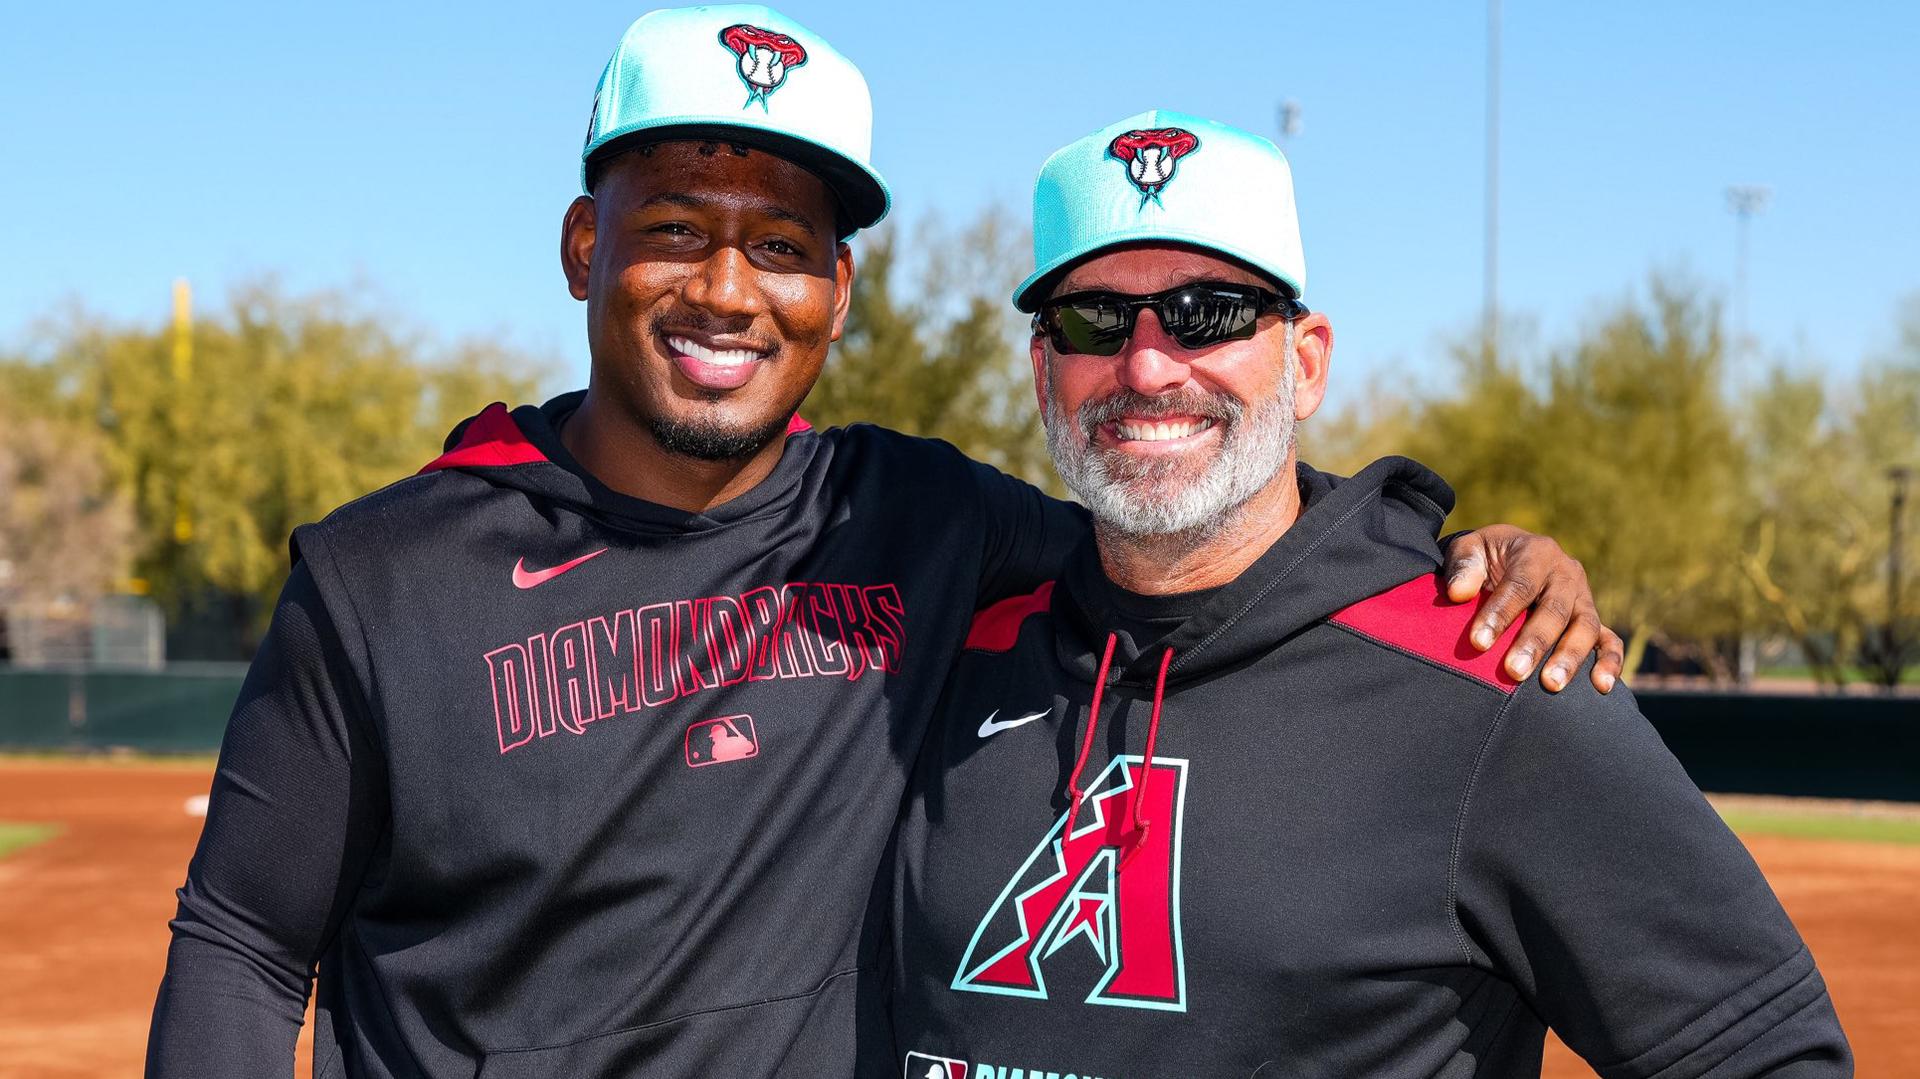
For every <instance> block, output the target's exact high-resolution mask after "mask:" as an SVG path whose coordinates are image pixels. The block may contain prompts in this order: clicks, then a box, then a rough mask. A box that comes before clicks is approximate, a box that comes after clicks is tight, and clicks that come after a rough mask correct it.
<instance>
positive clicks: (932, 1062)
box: [902, 1053, 967, 1079]
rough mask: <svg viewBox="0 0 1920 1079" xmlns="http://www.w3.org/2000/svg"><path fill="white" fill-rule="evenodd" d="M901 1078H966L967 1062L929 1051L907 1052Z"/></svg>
mask: <svg viewBox="0 0 1920 1079" xmlns="http://www.w3.org/2000/svg"><path fill="white" fill-rule="evenodd" d="M902 1074H903V1079H967V1062H966V1061H964V1060H955V1059H953V1058H952V1057H937V1056H934V1055H933V1054H931V1053H908V1054H907V1067H906V1071H905V1072H904V1073H902Z"/></svg>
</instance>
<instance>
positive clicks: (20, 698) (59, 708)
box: [0, 664, 1920, 801]
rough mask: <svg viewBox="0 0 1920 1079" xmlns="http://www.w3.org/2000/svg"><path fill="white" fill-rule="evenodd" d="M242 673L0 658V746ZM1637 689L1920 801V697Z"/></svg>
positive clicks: (1812, 783)
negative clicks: (64, 666) (20, 663)
mask: <svg viewBox="0 0 1920 1079" xmlns="http://www.w3.org/2000/svg"><path fill="white" fill-rule="evenodd" d="M245 674H246V667H245V666H244V665H241V664H232V665H227V664H174V665H171V666H169V667H167V668H166V669H165V670H162V671H111V670H92V669H73V670H40V669H33V670H29V669H24V668H18V667H12V668H10V667H0V752H5V751H15V752H19V751H29V752H62V751H75V752H105V751H112V750H133V751H135V752H144V753H212V752H214V751H216V750H218V749H219V748H220V737H221V734H222V733H223V732H224V731H225V730H226V725H227V716H228V714H229V713H231V712H232V711H233V704H234V700H235V698H237V697H238V696H239V694H240V683H241V681H242V679H243V678H244V676H245ZM1636 696H1637V699H1638V701H1639V704H1640V710H1641V711H1642V712H1644V713H1645V714H1646V716H1647V718H1648V719H1649V720H1651V721H1652V722H1653V725H1654V727H1655V728H1656V729H1657V730H1659V732H1660V736H1661V737H1662V738H1663V739H1665V740H1666V743H1667V748H1668V749H1671V750H1672V751H1673V755H1674V756H1676V757H1678V758H1679V759H1680V763H1681V764H1683V765H1685V766H1686V769H1687V773H1688V774H1689V775H1691V776H1692V777H1693V781H1694V782H1695V783H1697V784H1699V786H1700V787H1701V788H1702V789H1704V790H1710V791H1722V792H1726V793H1752V794H1798V795H1818V796H1822V797H1828V798H1885V799H1894V800H1899V801H1920V696H1912V695H1902V696H1898V697H1889V696H1878V695H1874V696H1852V695H1849V696H1844V697H1842V696H1832V695H1826V696H1820V695H1784V694H1782V695H1771V696H1770V695H1764V694H1754V693H1726V692H1702V693H1692V692H1654V691H1646V692H1641V693H1638V694H1637V695H1636ZM1280 703H1281V704H1284V702H1280ZM1356 706H1364V705H1363V703H1362V702H1356ZM492 723H493V716H492V715H491V714H488V715H484V716H478V717H471V724H470V725H473V726H477V727H478V728H480V729H481V730H483V731H484V730H489V729H490V727H491V724H492Z"/></svg>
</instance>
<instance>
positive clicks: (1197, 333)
mask: <svg viewBox="0 0 1920 1079" xmlns="http://www.w3.org/2000/svg"><path fill="white" fill-rule="evenodd" d="M1160 310H1161V312H1162V316H1161V317H1162V318H1163V319H1165V321H1166V324H1167V332H1168V333H1170V334H1172V335H1173V339H1174V340H1176V341H1178V342H1180V344H1181V346H1182V347H1184V348H1205V347H1206V346H1208V345H1217V344H1219V343H1220V342H1222V341H1244V340H1246V339H1247V338H1249V337H1252V336H1253V328H1254V325H1255V324H1256V323H1257V322H1259V320H1260V297H1259V294H1258V293H1255V292H1252V291H1250V290H1249V291H1242V290H1239V289H1226V288H1218V287H1213V288H1195V289H1188V290H1187V291H1185V292H1182V293H1180V294H1179V295H1177V296H1173V297H1171V298H1169V299H1168V300H1167V301H1166V302H1165V303H1164V304H1162V305H1161V308H1160Z"/></svg>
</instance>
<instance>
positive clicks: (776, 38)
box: [720, 23, 807, 112]
mask: <svg viewBox="0 0 1920 1079" xmlns="http://www.w3.org/2000/svg"><path fill="white" fill-rule="evenodd" d="M720 44H722V45H725V46H726V47H727V49H728V51H730V52H732V53H733V55H734V59H735V70H737V71H739V73H740V81H741V82H744V83H746V84H747V100H746V104H743V105H741V106H740V107H741V108H743V109H744V108H746V107H747V105H751V104H753V103H754V102H756V101H758V102H759V103H760V111H761V112H765V111H767V95H768V94H771V93H773V92H774V91H775V90H778V89H780V87H781V86H782V85H784V84H785V83H786V81H787V72H789V71H791V70H793V69H794V68H796V67H799V66H800V65H802V64H804V63H806V62H807V50H806V49H803V48H801V47H800V43H799V42H798V41H795V40H793V38H791V37H788V36H787V35H786V34H781V33H776V32H775V31H772V30H768V29H766V28H764V27H760V26H753V25H750V24H748V23H740V24H738V25H735V26H729V27H727V28H726V29H725V30H722V31H720Z"/></svg>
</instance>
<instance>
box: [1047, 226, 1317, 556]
mask: <svg viewBox="0 0 1920 1079" xmlns="http://www.w3.org/2000/svg"><path fill="white" fill-rule="evenodd" d="M1203 281H1211V282H1233V283H1241V284H1253V285H1259V286H1261V287H1263V288H1271V287H1272V283H1271V282H1269V281H1266V280H1264V279H1262V278H1261V277H1260V276H1259V275H1257V274H1254V273H1252V272H1251V271H1249V270H1246V269H1244V268H1242V267H1240V266H1239V265H1237V264H1234V263H1231V262H1228V261H1226V260H1224V259H1219V258H1215V257H1212V256H1210V255H1206V254H1202V253H1200V252H1197V251H1193V250H1190V249H1187V248H1181V247H1173V246H1167V245H1145V246H1139V247H1132V248H1125V249H1120V250H1116V251H1112V252H1109V253H1107V254H1104V255H1101V256H1099V257H1097V258H1094V259H1091V260H1089V261H1087V262H1085V263H1082V264H1081V265H1079V266H1077V267H1075V268H1074V269H1073V270H1072V271H1071V272H1070V273H1068V274H1067V275H1066V277H1064V278H1063V279H1061V281H1060V282H1059V284H1058V285H1056V286H1055V287H1054V289H1053V291H1052V295H1054V296H1064V295H1066V294H1068V293H1074V292H1087V291H1109V292H1118V293H1125V294H1129V295H1147V294H1151V293H1155V292H1160V291H1162V290H1165V289H1170V288H1177V287H1179V286H1181V285H1186V284H1192V283H1196V282H1203ZM1331 344H1332V331H1331V329H1330V328H1329V327H1328V326H1327V322H1326V319H1325V318H1324V317H1323V316H1320V315H1308V316H1306V317H1305V318H1303V319H1301V320H1299V321H1298V322H1297V323H1294V324H1289V323H1287V322H1286V321H1285V320H1284V319H1282V318H1281V317H1280V315H1278V314H1272V315H1265V316H1262V317H1261V319H1260V322H1259V326H1258V328H1257V330H1256V331H1255V333H1254V335H1253V337H1251V338H1249V339H1247V340H1244V341H1224V342H1221V343H1220V344H1217V345H1212V346H1209V347H1207V348H1203V349H1186V348H1182V347H1181V346H1180V345H1179V344H1178V343H1177V342H1175V341H1174V340H1173V339H1172V338H1171V337H1169V336H1168V335H1167V333H1166V331H1165V329H1164V328H1163V327H1162V326H1161V325H1160V318H1159V316H1158V315H1157V314H1155V313H1154V312H1153V311H1151V310H1144V311H1141V312H1140V313H1139V316H1138V319H1137V321H1136V322H1135V323H1134V330H1133V336H1132V338H1131V339H1130V340H1129V341H1128V342H1127V345H1126V347H1125V348H1124V349H1122V350H1121V352H1120V353H1119V354H1118V355H1115V356H1090V355H1083V354H1075V353H1068V354H1058V353H1056V352H1055V351H1054V349H1053V347H1052V345H1051V343H1050V342H1049V341H1048V339H1047V337H1046V336H1045V335H1044V334H1040V335H1035V337H1034V339H1033V343H1032V346H1031V348H1032V355H1033V362H1034V378H1035V385H1036V388H1037V390H1038V392H1039V395H1040V407H1041V411H1042V414H1043V415H1044V417H1045V419H1046V425H1047V448H1048V449H1049V450H1050V451H1051V452H1052V455H1053V459H1054V464H1055V466H1056V467H1057V468H1058V469H1059V470H1060V475H1061V477H1062V478H1063V479H1065V480H1066V481H1067V485H1068V486H1069V487H1071V488H1072V489H1073V491H1074V493H1075V494H1077V495H1078V496H1079V497H1080V499H1081V501H1082V502H1084V503H1085V504H1086V506H1087V508H1088V509H1089V510H1091V511H1092V512H1093V515H1094V517H1095V519H1096V520H1098V521H1099V522H1100V524H1101V525H1102V526H1104V527H1105V528H1107V529H1110V530H1113V531H1117V532H1119V533H1122V534H1125V535H1130V536H1164V535H1175V534H1184V535H1192V536H1195V537H1202V538H1204V537H1207V536H1211V535H1213V534H1215V533H1217V532H1218V531H1219V530H1221V529H1223V528H1226V527H1229V526H1231V525H1232V524H1234V523H1235V522H1236V521H1237V520H1238V518H1239V514H1240V511H1241V510H1242V509H1243V508H1244V507H1246V506H1247V505H1248V504H1249V503H1250V502H1253V501H1256V500H1257V499H1258V498H1260V497H1261V496H1262V495H1263V494H1265V493H1267V492H1269V491H1270V490H1271V489H1272V488H1273V486H1274V485H1275V484H1276V483H1287V484H1291V483H1292V476H1291V471H1290V469H1288V468H1287V466H1288V464H1289V462H1290V461H1291V460H1292V454H1293V434H1294V425H1295V423H1296V421H1298V420H1301V419H1305V418H1306V417H1307V416H1309V415H1311V414H1312V413H1313V412H1314V410H1315V409H1317V408H1318V407H1319V403H1320V398H1321V395H1322V393H1323V392H1324V389H1325V375H1326V357H1327V354H1328V351H1329V350H1330V348H1331Z"/></svg>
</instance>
